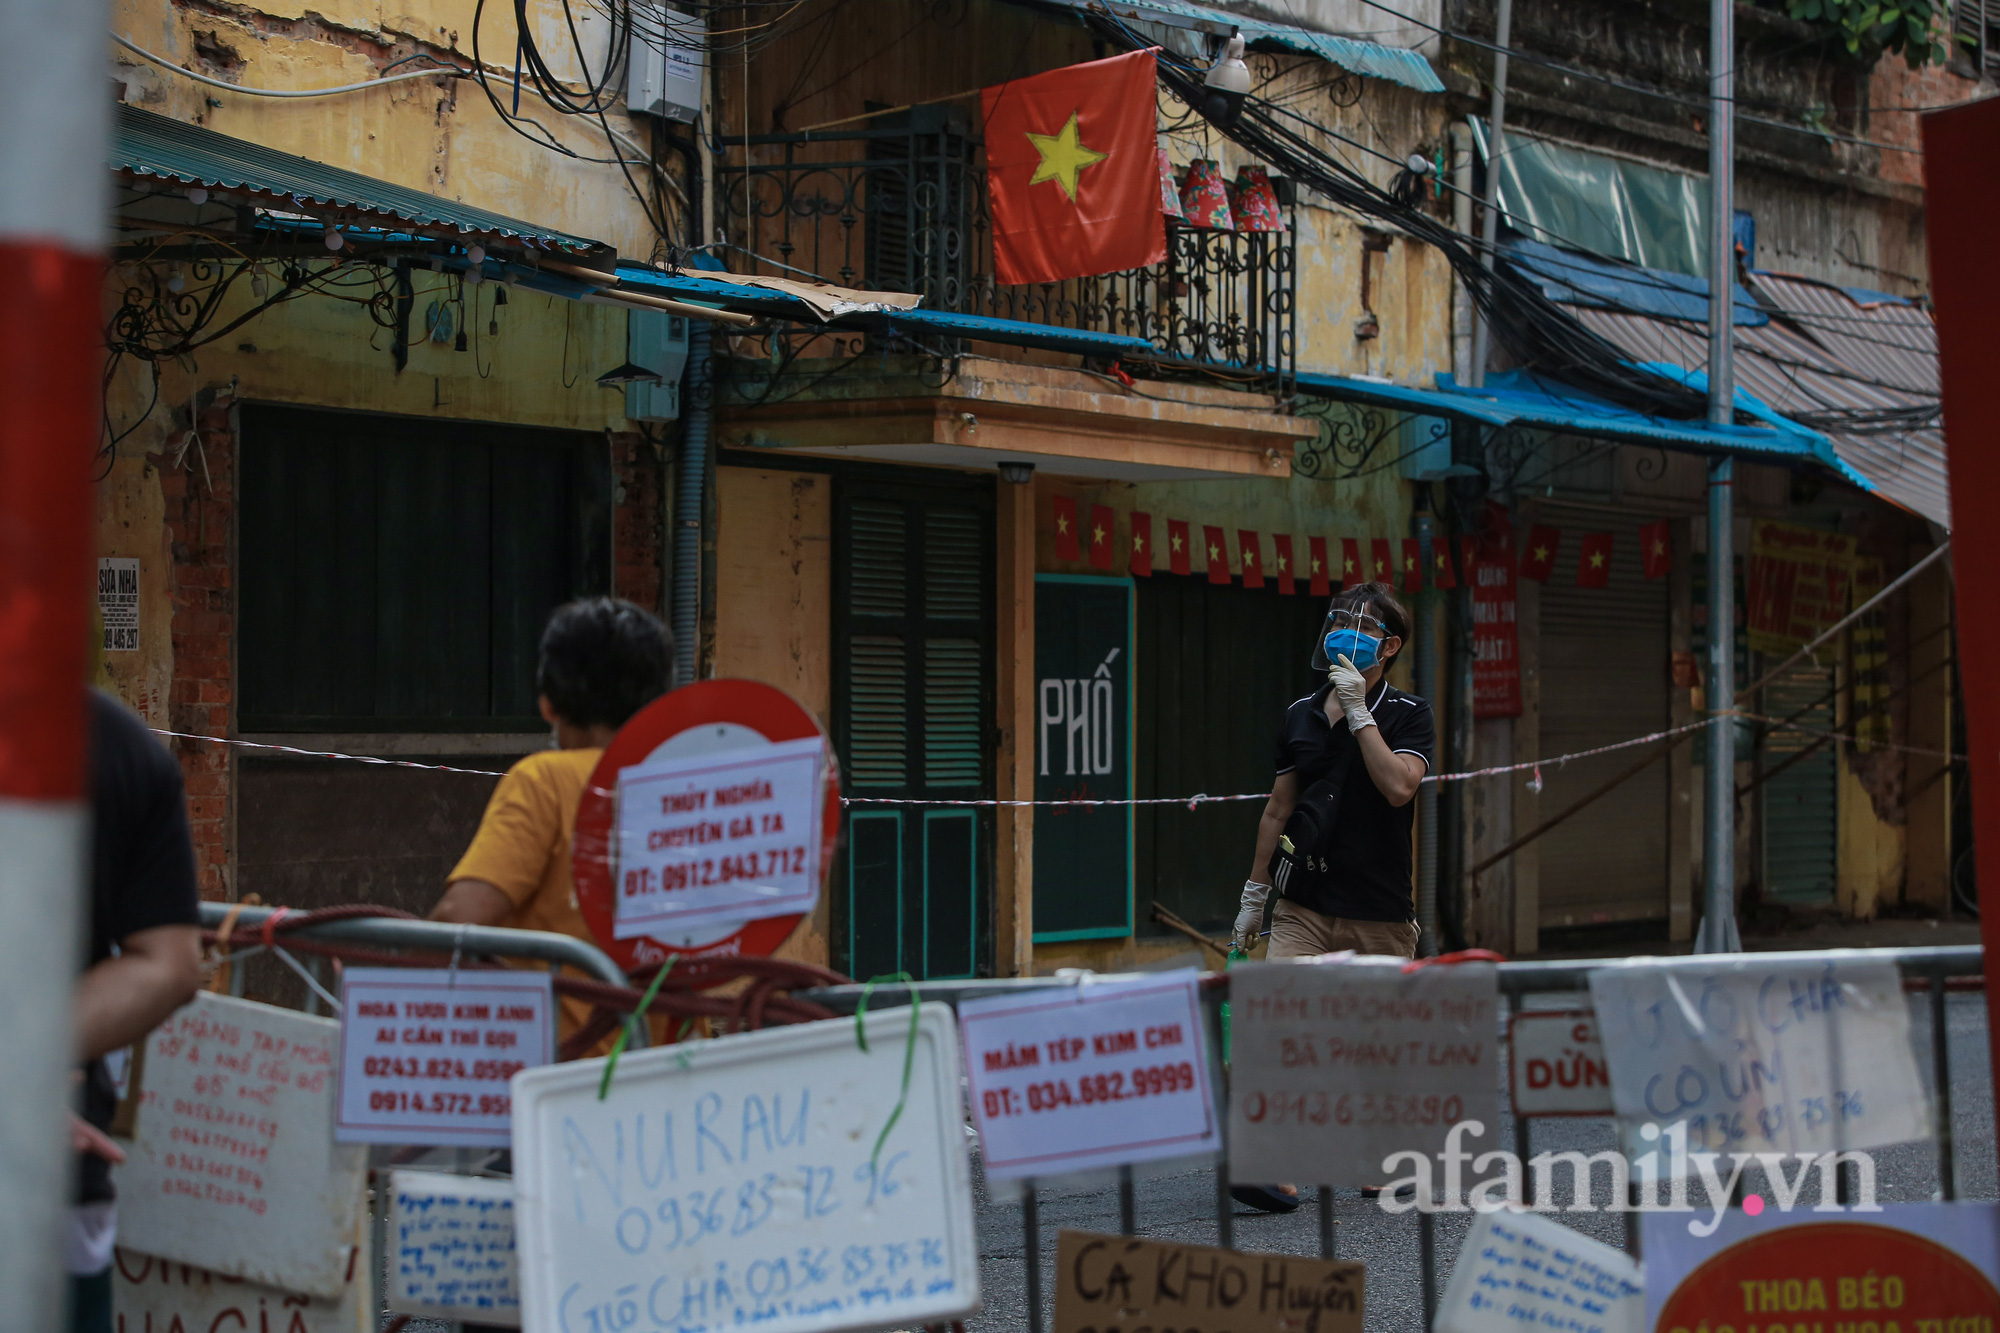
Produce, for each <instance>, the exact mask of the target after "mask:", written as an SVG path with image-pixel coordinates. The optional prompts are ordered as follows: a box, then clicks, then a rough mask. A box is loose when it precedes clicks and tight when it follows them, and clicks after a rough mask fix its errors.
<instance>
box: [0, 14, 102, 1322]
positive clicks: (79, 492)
mask: <svg viewBox="0 0 2000 1333" xmlns="http://www.w3.org/2000/svg"><path fill="white" fill-rule="evenodd" d="M106 22H107V14H106V7H105V6H104V5H102V4H96V3H79V2H78V0H7V3H5V4H0V124H4V125H7V126H10V127H12V130H13V132H12V133H10V134H8V135H6V136H5V137H4V139H0V180H5V181H6V182H7V188H6V190H4V191H0V265H4V267H5V268H6V270H7V273H8V274H9V278H10V281H9V282H8V283H7V285H6V288H5V296H4V297H0V303H3V304H4V309H0V402H4V403H6V404H7V411H6V412H5V413H4V414H0V848H5V852H4V854H0V1013H5V1014H7V1015H8V1016H9V1023H8V1030H7V1039H6V1040H5V1041H0V1198H4V1199H5V1200H6V1206H5V1207H4V1208H0V1292H4V1293H5V1298H4V1299H0V1333H16V1331H17V1330H18V1333H46V1330H48V1329H52V1328H61V1327H62V1326H63V1314H62V1309H63V1300H64V1291H65V1279H64V1275H63V1262H62V1245H61V1240H62V1236H63V1231H64V1220H65V1215H64V1210H65V1206H66V1204H67V1202H68V1198H69V1183H70V1176H71V1172H72V1170H73V1167H72V1165H71V1161H70V1153H69V1136H68V1134H67V1132H66V1130H65V1123H66V1119H67V1116H68V1113H69V1071H70V1069H71V1067H72V1066H73V1065H74V1063H75V1060H76V1053H75V1050H74V1037H73V1035H72V1028H71V1018H70V995H71V992H72V991H73V990H74V988H75V986H76V969H77V964H78V961H79V959H80V958H81V956H82V949H81V948H80V947H79V944H78V940H79V937H80V933H81V928H82V924H83V912H82V907H83V880H84V869H85V865H86V862H85V856H86V854H87V833H88V828H89V811H88V807H87V806H86V804H85V800H84V780H85V772H84V732H85V725H86V718H87V714H86V712H85V696H84V687H85V684H86V676H87V665H86V664H87V660H88V658H87V652H88V647H89V645H88V642H87V639H86V636H87V635H88V634H89V633H90V616H89V603H88V601H87V600H86V599H87V598H88V597H89V596H90V553H91V523H90V510H91V487H90V461H91V451H92V447H93V445H94V444H95V442H96V438H97V431H98V427H99V425H100V420H99V415H98V413H99V407H98V397H97V389H98V385H97V377H98V374H99V372H100V370H101V368H102V366H103V364H104V349H103V346H102V342H101V338H100V334H99V330H98V327H97V319H98V308H99V298H100V295H101V293H102V289H103V280H104V258H103V250H104V227H105V217H106V211H107V204H108V202H109V193H110V192H109V174H108V173H107V171H106V170H105V166H104V161H105V150H106V145H107V139H108V135H109V130H110V115H111V94H110V90H109V89H108V88H107V87H106V86H105V83H104V68H105V65H104V33H105V30H106ZM9 385H11V386H12V387H11V388H9V387H7V386H9Z"/></svg>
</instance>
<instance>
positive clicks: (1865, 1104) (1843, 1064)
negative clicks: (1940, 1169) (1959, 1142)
mask: <svg viewBox="0 0 2000 1333" xmlns="http://www.w3.org/2000/svg"><path fill="white" fill-rule="evenodd" d="M1590 994H1591V998H1592V1000H1593V1001H1594V1004H1595V1008H1596V1010H1597V1018H1598V1023H1599V1025H1600V1026H1601V1027H1602V1029H1603V1034H1604V1047H1605V1051H1606V1054H1607V1056H1608V1058H1609V1060H1610V1065H1611V1092H1612V1100H1613V1102H1614V1103H1615V1104H1616V1106H1617V1110H1618V1117H1619V1121H1620V1124H1621V1125H1622V1126H1623V1128H1624V1130H1625V1135H1626V1142H1627V1151H1628V1152H1630V1153H1632V1154H1634V1155H1635V1156H1636V1155H1638V1154H1641V1153H1645V1152H1649V1151H1653V1150H1655V1149H1657V1148H1666V1149H1669V1151H1663V1152H1661V1154H1660V1155H1661V1156H1662V1157H1664V1158H1665V1159H1666V1163H1665V1165H1664V1167H1663V1170H1665V1171H1666V1172H1667V1173H1668V1174H1670V1175H1673V1176H1681V1175H1685V1174H1686V1173H1687V1171H1688V1160H1687V1159H1688V1156H1689V1154H1691V1153H1700V1152H1811V1153H1821V1152H1829V1151H1837V1150H1845V1149H1860V1148H1880V1147H1885V1146H1887V1145H1889V1144H1892V1143H1903V1142H1907V1141H1908V1140H1911V1139H1920V1138H1926V1137H1928V1136H1929V1135H1930V1132H1931V1130H1930V1123H1931V1122H1930V1107H1929V1103H1928V1101H1927V1099H1926V1098H1925V1095H1924V1088H1923V1082H1922V1080H1921V1079H1920V1078H1919V1077H1918V1075H1917V1063H1916V1054H1915V1052H1914V1051H1913V1050H1912V1048H1911V1046H1910V1015H1909V1009H1908V1007H1907V1005H1906V1004H1905V1002H1904V999H1903V987H1902V981H1901V979H1900V978H1899V977H1898V975H1897V973H1896V967H1895V964H1893V963H1888V962H1882V961H1878V960H1876V959H1874V958H1870V957H1868V956H1867V955H1864V954H1860V953H1856V952H1853V951H1848V950H1832V951H1828V952H1823V953H1800V954H1790V955H1786V956H1784V957H1782V958H1778V959H1773V958H1770V957H1768V956H1766V957H1761V958H1754V959H1744V960H1742V961H1728V960H1726V959H1718V958H1716V957H1713V956H1703V957H1695V958H1687V959H1671V960H1668V959H1660V960H1654V959H1647V960H1644V961H1635V962H1632V963H1629V964H1626V965H1624V966H1620V967H1604V968H1598V969H1596V970H1594V971H1593V972H1592V973H1591V974H1590ZM1682 1124H1684V1125H1685V1126H1686V1139H1685V1144H1684V1145H1682V1144H1681V1143H1680V1141H1679V1140H1678V1131H1677V1130H1675V1131H1674V1132H1673V1133H1671V1134H1668V1133H1664V1132H1663V1131H1667V1130H1670V1129H1672V1127H1674V1126H1677V1125H1682ZM1649 1127H1650V1128H1651V1129H1652V1137H1648V1136H1647V1134H1646V1132H1645V1131H1646V1130H1647V1129H1648V1128H1649Z"/></svg>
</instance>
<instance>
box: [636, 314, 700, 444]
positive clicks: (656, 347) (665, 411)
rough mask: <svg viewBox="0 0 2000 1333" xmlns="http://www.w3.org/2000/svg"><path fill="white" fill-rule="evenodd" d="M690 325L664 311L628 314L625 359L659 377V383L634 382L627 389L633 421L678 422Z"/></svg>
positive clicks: (685, 320) (679, 316)
mask: <svg viewBox="0 0 2000 1333" xmlns="http://www.w3.org/2000/svg"><path fill="white" fill-rule="evenodd" d="M687 357H688V322H687V318H686V316H684V315H670V314H668V313H667V312H666V311H664V310H628V311H626V312H625V359H626V360H628V361H630V362H631V363H632V364H633V365H635V366H644V367H645V368H646V369H648V370H650V371H652V372H653V373H654V374H656V375H658V376H659V377H660V382H659V383H658V384H653V383H650V382H648V381H646V380H635V381H633V382H632V383H630V384H627V385H626V386H625V415H626V416H627V417H629V418H631V419H632V420H633V421H677V420H679V419H680V415H681V372H682V371H683V370H684V369H686V367H687Z"/></svg>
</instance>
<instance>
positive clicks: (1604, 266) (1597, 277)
mask: <svg viewBox="0 0 2000 1333" xmlns="http://www.w3.org/2000/svg"><path fill="white" fill-rule="evenodd" d="M1500 258H1501V262H1503V263H1505V264H1507V265H1508V266H1509V267H1512V268H1517V269H1520V270H1521V271H1523V272H1525V273H1527V274H1529V275H1530V276H1531V277H1533V278H1535V279H1536V280H1537V281H1538V282H1540V283H1541V285H1542V290H1543V291H1544V292H1545V293H1546V294H1547V295H1548V298H1549V299H1550V300H1551V301H1565V302H1570V303H1573V304H1576V305H1593V306H1602V307H1605V308H1607V309H1611V310H1632V311H1637V312H1638V313H1640V314H1642V315H1651V316H1653V317H1655V318H1657V319H1680V320H1688V321H1691V322H1693V323H1697V324H1706V323H1708V281H1707V279H1705V278H1691V277H1689V276H1687V275H1686V274H1685V273H1673V272H1669V271H1668V270H1666V269H1660V268H1641V267H1640V266H1639V265H1637V264H1625V263H1620V262H1619V261H1617V260H1614V259H1602V258H1598V257H1597V256H1594V255H1586V254H1582V253H1579V252H1578V251H1575V250H1561V249H1558V248H1556V247H1555V246H1553V245H1544V244H1543V243H1542V242H1540V241H1530V240H1510V241H1508V242H1507V243H1506V244H1505V245H1504V246H1502V247H1501V250H1500ZM1730 313H1731V319H1730V322H1731V323H1732V324H1734V325H1736V327H1738V328H1756V327H1759V326H1761V325H1764V324H1768V323H1770V322H1771V317H1770V316H1769V315H1767V314H1765V313H1764V311H1763V309H1762V307H1760V306H1759V305H1758V304H1757V298H1756V297H1754V296H1752V295H1751V294H1750V293H1749V292H1748V291H1746V290H1745V289H1744V287H1743V286H1742V284H1741V283H1738V284H1737V286H1736V299H1735V303H1734V304H1733V305H1732V306H1731V307H1730Z"/></svg>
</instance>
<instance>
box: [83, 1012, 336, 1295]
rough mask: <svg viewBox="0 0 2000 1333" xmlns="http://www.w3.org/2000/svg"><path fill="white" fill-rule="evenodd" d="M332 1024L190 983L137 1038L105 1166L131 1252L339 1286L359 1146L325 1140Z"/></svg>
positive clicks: (299, 1286) (300, 1285) (270, 1280)
mask: <svg viewBox="0 0 2000 1333" xmlns="http://www.w3.org/2000/svg"><path fill="white" fill-rule="evenodd" d="M339 1041H340V1024H339V1023H337V1022H335V1021H334V1020H333V1019H331V1018H313V1017H310V1016H308V1015H306V1014H301V1013H297V1012H294V1011H293V1010H290V1009H279V1008H277V1007H275V1006H273V1005H268V1004H257V1003H254V1002H253V1001H250V1000H238V999H233V998H231V997H230V996H227V995H210V994H206V993H204V994H201V995H198V996H196V997H195V999H194V1001H193V1003H191V1004H189V1005H188V1006H186V1007H185V1008H183V1009H181V1010H180V1011H179V1012H178V1013H176V1014H175V1015H174V1016H173V1017H172V1018H169V1019H168V1020H167V1021H166V1022H165V1023H164V1024H162V1025H161V1026H160V1027H159V1029H158V1030H156V1031H155V1032H154V1033H153V1035H152V1036H151V1037H150V1038H148V1039H147V1045H146V1056H145V1060H146V1072H145V1075H144V1083H143V1087H142V1089H141V1091H140V1094H139V1114H138V1135H137V1137H135V1138H134V1139H133V1140H132V1142H131V1144H130V1146H129V1147H128V1148H127V1149H126V1152H127V1161H126V1162H125V1164H124V1165H123V1166H120V1167H115V1168H113V1172H112V1175H113V1179H114V1180H115V1182H116V1184H117V1187H118V1238H119V1240H120V1241H121V1242H123V1243H124V1244H126V1245H128V1246H130V1247H131V1248H132V1249H134V1250H137V1251H139V1252H140V1253H142V1254H151V1255H156V1256H158V1257H160V1258H164V1259H172V1260H175V1261H176V1262H179V1263H184V1264H193V1265H195V1266H196V1267H199V1268H206V1269H210V1270H212V1271H214V1272H216V1273H220V1274H224V1275H226V1276H228V1277H237V1278H247V1279H249V1280H251V1281H253V1282H260V1283H263V1284H266V1285H268V1286H273V1287H280V1288H283V1289H284V1290H286V1291H295V1292H306V1293H310V1294H311V1295H314V1296H323V1297H326V1298H328V1299H330V1300H338V1299H340V1297H341V1295H342V1293H343V1292H344V1291H345V1290H346V1288H347V1281H348V1276H349V1268H348V1265H349V1262H350V1260H351V1259H352V1258H353V1254H354V1246H355V1240H354V1235H355V1228H356V1226H357V1225H358V1221H357V1219H358V1218H359V1217H360V1215H361V1213H362V1208H361V1190H362V1181H363V1177H364V1175H365V1173H366V1169H367V1154H366V1150H365V1149H363V1148H360V1147H358V1146H353V1145H341V1144H336V1143H335V1142H334V1140H333V1118H334V1083H335V1068H336V1058H337V1055H338V1052H337V1049H336V1048H337V1046H338V1044H339Z"/></svg>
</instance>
